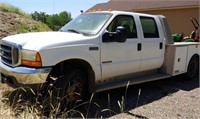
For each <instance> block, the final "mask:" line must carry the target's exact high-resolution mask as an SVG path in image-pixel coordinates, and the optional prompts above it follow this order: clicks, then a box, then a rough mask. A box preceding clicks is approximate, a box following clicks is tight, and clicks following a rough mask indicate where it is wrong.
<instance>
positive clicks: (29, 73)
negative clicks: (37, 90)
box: [0, 61, 52, 87]
mask: <svg viewBox="0 0 200 119" xmlns="http://www.w3.org/2000/svg"><path fill="white" fill-rule="evenodd" d="M51 69H52V68H51V67H47V68H46V67H45V68H28V67H15V68H12V67H9V66H7V65H5V64H4V63H2V62H1V61H0V74H1V75H0V79H1V81H2V82H6V83H9V84H10V85H13V86H15V87H18V86H20V85H25V84H41V83H45V81H46V78H47V76H48V75H49V73H50V71H51Z"/></svg>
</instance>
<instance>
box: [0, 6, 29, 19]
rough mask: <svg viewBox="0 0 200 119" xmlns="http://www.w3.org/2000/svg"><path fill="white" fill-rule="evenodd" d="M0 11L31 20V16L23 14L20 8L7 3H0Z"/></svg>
mask: <svg viewBox="0 0 200 119" xmlns="http://www.w3.org/2000/svg"><path fill="white" fill-rule="evenodd" d="M0 11H3V12H9V13H15V14H19V15H22V16H25V17H29V18H30V15H29V14H27V13H25V12H23V11H22V10H20V9H19V8H17V7H15V6H12V5H10V4H7V3H0Z"/></svg>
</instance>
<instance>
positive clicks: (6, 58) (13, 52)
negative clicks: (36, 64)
mask: <svg viewBox="0 0 200 119" xmlns="http://www.w3.org/2000/svg"><path fill="white" fill-rule="evenodd" d="M19 52H20V46H19V45H16V44H13V43H7V42H1V44H0V54H1V61H2V62H3V63H5V64H7V65H9V66H12V67H14V66H16V65H18V64H19V63H20V57H19V56H20V55H19Z"/></svg>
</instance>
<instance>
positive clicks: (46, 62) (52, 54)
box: [40, 45, 101, 78]
mask: <svg viewBox="0 0 200 119" xmlns="http://www.w3.org/2000/svg"><path fill="white" fill-rule="evenodd" d="M91 49H92V50H91ZM40 55H41V58H42V64H43V66H54V65H56V64H58V63H60V62H62V61H65V60H70V59H81V60H84V61H86V62H88V63H89V64H90V65H91V66H92V68H93V70H94V72H95V76H96V78H100V76H101V75H100V49H99V46H97V45H72V46H67V47H58V48H51V49H46V50H42V51H40ZM96 72H99V73H96Z"/></svg>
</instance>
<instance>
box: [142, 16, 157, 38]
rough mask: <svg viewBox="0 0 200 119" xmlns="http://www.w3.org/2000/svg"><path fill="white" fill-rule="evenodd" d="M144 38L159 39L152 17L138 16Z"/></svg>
mask: <svg viewBox="0 0 200 119" xmlns="http://www.w3.org/2000/svg"><path fill="white" fill-rule="evenodd" d="M140 22H141V25H142V30H143V36H144V38H159V32H158V27H157V24H156V21H155V19H154V18H152V17H144V16H140Z"/></svg>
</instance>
